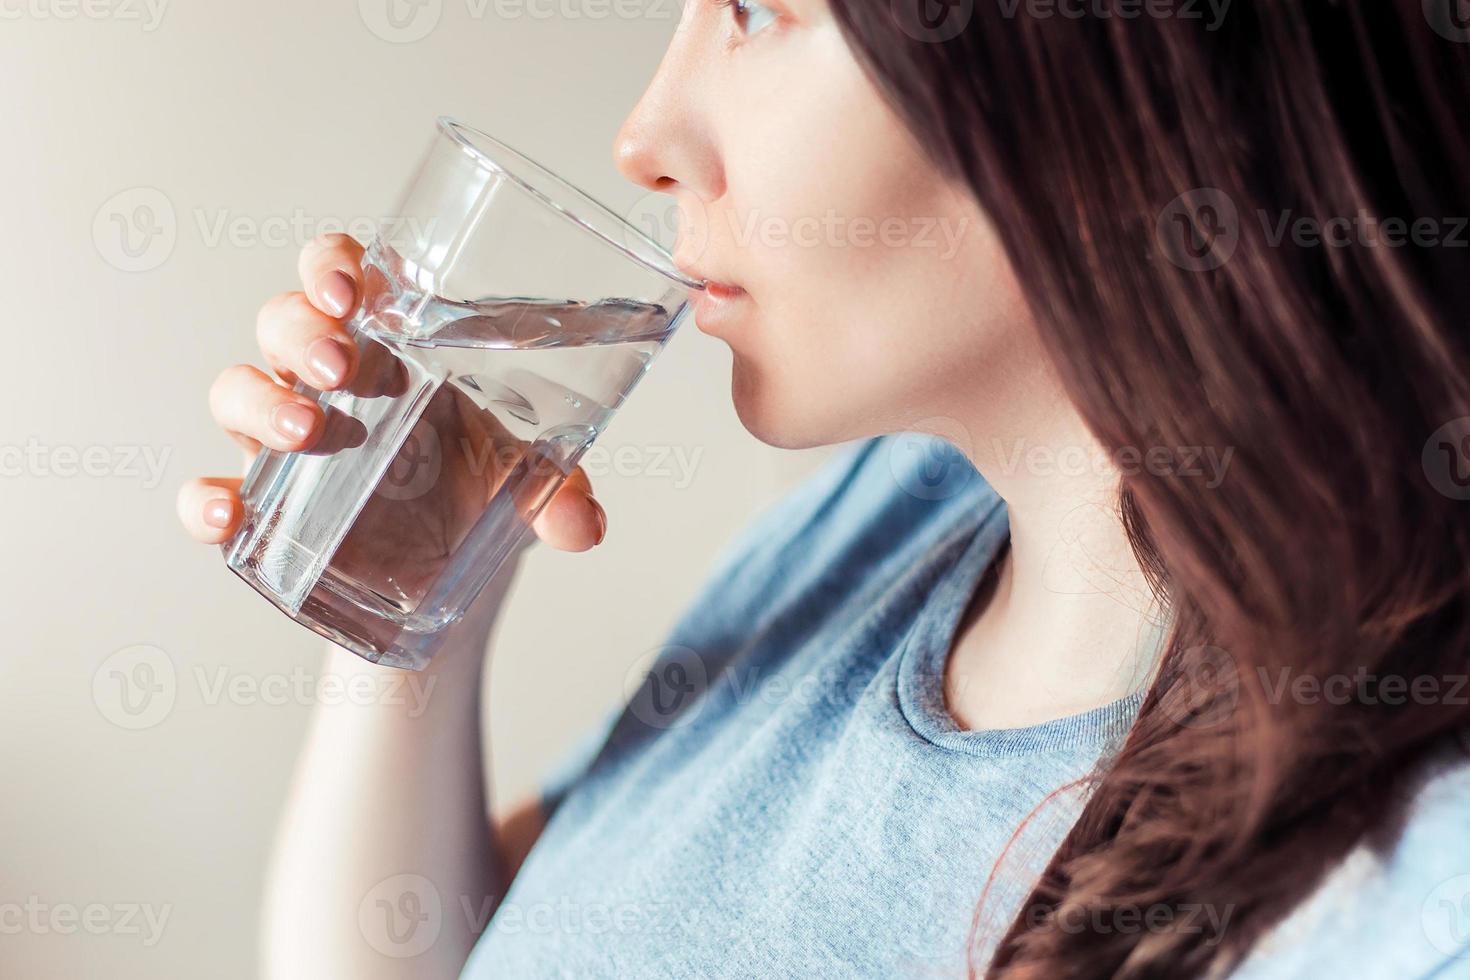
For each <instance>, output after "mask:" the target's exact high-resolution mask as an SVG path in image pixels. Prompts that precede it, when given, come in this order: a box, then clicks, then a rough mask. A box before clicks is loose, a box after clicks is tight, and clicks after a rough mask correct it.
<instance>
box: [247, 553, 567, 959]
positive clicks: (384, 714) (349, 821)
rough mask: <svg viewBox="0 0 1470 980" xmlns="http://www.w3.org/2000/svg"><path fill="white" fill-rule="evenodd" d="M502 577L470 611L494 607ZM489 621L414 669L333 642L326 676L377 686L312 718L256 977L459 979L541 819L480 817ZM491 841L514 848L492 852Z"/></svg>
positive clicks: (531, 812) (269, 891)
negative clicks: (507, 826)
mask: <svg viewBox="0 0 1470 980" xmlns="http://www.w3.org/2000/svg"><path fill="white" fill-rule="evenodd" d="M508 579H509V575H508V574H502V575H501V576H500V577H499V578H498V580H497V581H496V582H493V583H492V584H491V585H490V587H489V588H488V589H487V595H484V596H482V597H481V599H482V602H481V603H478V604H477V605H478V606H480V607H488V610H489V612H490V613H492V614H493V613H494V612H495V611H496V610H498V607H499V605H500V602H501V600H502V598H503V596H504V593H505V589H506V583H507V581H508ZM489 620H493V615H491V616H477V617H476V620H474V621H466V622H464V623H461V624H460V625H459V626H457V627H456V628H455V635H454V636H453V637H452V638H451V640H450V641H449V642H448V644H447V645H446V647H445V648H444V649H443V650H441V651H440V653H439V654H438V655H437V656H436V658H435V660H434V661H433V663H431V664H430V666H429V667H428V668H427V669H426V670H425V671H424V672H423V673H420V674H410V673H407V672H404V671H400V670H396V669H393V668H386V667H378V666H376V665H374V664H371V663H368V662H366V661H364V660H361V659H360V658H358V657H356V656H354V655H352V654H351V653H348V652H347V651H344V650H341V649H339V648H336V647H329V648H328V651H327V657H326V663H325V665H324V667H323V671H324V672H329V673H332V674H337V675H340V676H342V678H343V681H344V686H343V688H342V689H343V690H347V691H353V690H357V691H371V692H373V694H372V696H370V697H352V698H344V699H341V700H340V702H338V703H332V704H322V705H319V706H318V707H317V708H316V713H315V715H314V716H313V718H312V721H311V727H310V731H309V734H308V736H307V740H306V745H305V748H304V750H303V752H302V755H301V759H300V761H299V763H298V765H297V768H296V776H295V780H294V784H293V787H292V790H291V793H290V797H289V800H288V803H287V806H286V809H285V812H284V814H283V816H282V822H281V829H280V835H279V839H278V842H277V849H276V853H275V858H274V861H273V864H272V867H271V869H270V873H269V876H268V883H267V888H266V902H265V910H264V921H263V926H264V940H263V941H264V948H263V950H262V962H263V964H264V970H263V973H264V975H265V976H266V977H270V978H272V980H277V978H294V977H311V978H315V977H353V978H359V980H379V978H382V980H388V978H397V977H404V978H409V977H412V978H416V980H418V978H423V980H433V978H439V977H457V976H458V975H459V971H460V968H461V967H462V966H463V964H464V961H465V959H466V958H467V957H468V956H469V952H470V949H471V948H472V946H473V945H474V942H475V938H476V936H477V935H478V934H479V931H480V930H481V929H482V928H483V927H484V925H485V923H486V922H487V921H488V920H489V917H490V913H491V912H492V911H493V910H494V907H495V904H496V903H497V902H498V901H499V897H500V896H501V895H502V894H503V893H504V890H505V888H506V886H507V885H508V884H509V882H510V878H511V876H512V875H513V873H514V867H513V866H512V865H514V866H518V865H519V860H520V858H521V857H523V856H524V851H525V850H529V848H530V844H531V843H532V842H534V839H535V835H536V834H538V833H539V832H540V823H541V821H540V819H539V807H537V806H535V805H534V804H531V805H529V806H527V807H522V808H520V810H519V811H518V812H517V814H516V819H515V821H514V827H513V828H512V829H513V830H514V832H515V833H514V834H513V835H497V834H496V833H495V831H494V830H493V828H492V827H491V826H490V823H489V821H488V818H487V816H486V815H487V813H488V806H487V798H488V795H489V794H488V792H487V789H486V784H485V778H484V764H483V759H482V757H481V750H480V744H481V743H480V725H479V714H480V686H481V674H482V669H483V664H484V655H483V654H484V649H485V645H486V642H487V639H488V635H489V625H490V622H489ZM527 838H529V839H527ZM498 839H504V840H505V841H506V843H507V844H513V845H514V847H511V848H507V850H511V851H519V852H520V853H519V854H516V853H504V854H503V853H500V852H499V851H498V850H497V846H496V845H497V840H498ZM421 916H422V917H425V918H420V917H421Z"/></svg>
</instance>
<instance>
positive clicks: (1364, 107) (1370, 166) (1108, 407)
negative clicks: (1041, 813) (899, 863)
mask: <svg viewBox="0 0 1470 980" xmlns="http://www.w3.org/2000/svg"><path fill="white" fill-rule="evenodd" d="M1461 2H1462V0H1257V2H1251V0H1235V2H1234V3H1233V4H1231V5H1229V6H1228V7H1226V9H1225V11H1224V13H1223V16H1216V11H1218V8H1219V5H1218V4H1216V5H1213V6H1212V5H1209V4H1206V3H1203V2H1191V3H1184V2H1178V3H1173V4H1169V5H1165V6H1164V7H1162V8H1161V6H1160V5H1157V4H1139V3H1128V2H1126V0H1125V2H1113V0H1087V2H1086V4H1085V5H1084V4H1081V3H1076V2H1072V3H1058V4H1047V5H1043V4H1041V3H1034V2H1029V0H951V2H950V3H949V4H948V6H936V5H935V0H840V2H836V3H834V5H833V6H834V10H835V14H836V17H837V20H838V23H839V24H840V26H841V29H842V30H843V32H844V34H845V35H846V37H847V39H848V42H849V44H850V46H851V47H852V49H853V50H854V52H855V53H856V55H857V56H858V58H859V59H860V61H862V62H863V64H864V66H865V68H866V69H867V71H868V72H869V74H870V76H871V77H872V78H873V79H874V81H875V82H876V84H877V85H878V87H879V88H880V89H881V90H882V91H883V92H884V93H885V95H886V96H887V97H888V98H889V99H890V101H891V102H892V104H893V105H894V107H895V108H896V110H897V111H898V113H899V114H900V115H901V117H902V118H903V119H904V120H905V122H906V123H907V124H908V126H909V127H910V128H911V130H912V132H913V133H914V134H915V136H916V137H917V138H918V139H919V140H920V141H921V142H922V144H923V145H924V146H925V147H926V149H927V150H928V151H929V152H930V154H931V155H932V157H933V159H934V160H935V161H936V162H937V163H938V165H939V166H940V167H941V168H942V169H943V170H944V171H945V173H946V174H948V175H949V176H951V177H956V178H959V179H961V180H963V181H964V182H965V183H966V184H967V185H968V186H969V187H970V188H972V189H973V191H974V193H975V195H976V197H977V199H978V200H979V201H980V203H981V204H982V205H983V206H984V207H985V208H986V209H987V211H988V213H989V216H990V217H991V219H992V220H993V221H994V222H995V224H996V226H997V228H998V230H999V232H1000V234H1001V236H1002V239H1003V241H1004V244H1005V247H1006V250H1007V252H1008V254H1009V256H1010V259H1011V261H1012V262H1013V264H1014V266H1015V268H1016V270H1017V272H1018V274H1019V276H1020V277H1021V280H1022V282H1023V286H1024V288H1025V290H1026V294H1027V296H1028V299H1029V301H1030V304H1031V306H1032V309H1033V310H1034V312H1035V315H1036V318H1037V320H1038V322H1039V325H1040V329H1041V330H1042V331H1043V333H1044V334H1045V337H1046V342H1047V345H1048V349H1049V350H1050V352H1051V356H1052V357H1053V359H1054V360H1055V361H1056V363H1057V365H1058V369H1059V370H1060V372H1061V374H1062V377H1063V379H1064V381H1065V383H1066V384H1067V386H1068V389H1069V391H1070V393H1071V396H1072V398H1073V399H1074V401H1075V403H1076V405H1077V406H1078V408H1079V410H1080V411H1081V412H1082V414H1083V416H1084V417H1085V419H1086V420H1087V422H1088V424H1089V426H1090V427H1091V429H1092V430H1093V432H1094V433H1095V434H1096V435H1097V436H1098V438H1099V439H1101V440H1102V442H1103V443H1104V444H1105V445H1106V446H1109V447H1114V448H1122V447H1135V448H1144V449H1147V448H1150V447H1157V448H1162V449H1163V450H1165V451H1171V450H1173V449H1174V448H1175V447H1213V448H1214V449H1216V450H1217V451H1224V450H1227V449H1228V450H1231V451H1233V456H1232V457H1231V459H1230V465H1229V467H1228V469H1227V471H1226V475H1225V478H1224V480H1223V482H1220V483H1219V484H1218V485H1211V484H1210V481H1202V480H1199V479H1184V478H1180V476H1179V475H1178V472H1179V471H1177V470H1175V469H1171V468H1168V467H1165V468H1154V469H1143V468H1140V469H1139V470H1137V471H1136V472H1128V473H1125V475H1124V476H1123V477H1122V484H1121V487H1120V497H1119V507H1120V510H1121V513H1122V516H1123V518H1124V521H1125V524H1126V526H1127V528H1128V531H1129V534H1130V537H1131V539H1132V541H1133V545H1134V548H1135V550H1136V552H1137V555H1138V557H1139V559H1140V561H1141V563H1142V565H1143V567H1144V569H1145V570H1146V572H1147V573H1148V574H1149V576H1150V578H1151V579H1152V581H1153V583H1154V585H1155V588H1156V589H1157V590H1158V592H1159V593H1160V595H1161V597H1163V598H1164V599H1165V601H1166V602H1167V604H1168V606H1169V608H1170V610H1171V611H1172V616H1173V626H1172V630H1171V633H1170V636H1169V640H1168V642H1167V645H1166V648H1165V651H1164V654H1163V660H1162V664H1161V667H1160V669H1159V674H1158V676H1157V678H1156V680H1155V681H1154V683H1153V686H1152V688H1151V690H1150V692H1149V693H1148V695H1147V697H1146V700H1145V702H1144V704H1143V707H1142V709H1141V713H1140V715H1139V718H1138V721H1137V723H1136V725H1135V726H1134V729H1133V731H1132V732H1131V734H1130V736H1129V738H1128V740H1127V742H1126V744H1125V745H1124V746H1123V747H1122V748H1121V750H1120V751H1119V752H1118V753H1116V754H1115V756H1114V757H1113V758H1112V759H1111V761H1110V762H1109V763H1108V764H1106V766H1105V768H1103V769H1101V770H1100V771H1099V773H1098V774H1097V775H1096V776H1095V777H1094V782H1093V785H1092V787H1091V793H1090V796H1089V797H1088V802H1087V804H1086V806H1085V808H1084V810H1083V811H1082V814H1081V817H1080V819H1079V820H1078V822H1077V823H1076V824H1075V826H1074V827H1073V829H1072V830H1071V833H1070V835H1069V836H1068V837H1067V838H1066V839H1065V841H1064V842H1063V844H1062V846H1061V848H1060V850H1059V851H1058V852H1057V853H1056V855H1055V856H1054V857H1053V858H1052V860H1051V863H1050V865H1049V866H1048V867H1047V869H1046V871H1045V873H1044V874H1043V875H1042V876H1041V878H1040V880H1039V881H1038V882H1037V883H1036V885H1035V886H1034V890H1032V892H1031V894H1030V895H1029V897H1028V898H1027V900H1026V903H1025V905H1024V906H1023V908H1022V910H1021V912H1020V914H1019V915H1018V917H1017V918H1015V919H1014V921H1013V922H1012V924H1011V926H1010V928H1009V931H1008V932H1007V933H1006V934H1005V935H1004V937H1003V938H1002V939H1001V940H1000V942H999V945H998V948H997V952H996V953H995V955H994V957H993V959H992V960H990V962H988V963H985V964H978V965H977V964H973V963H972V972H973V970H974V969H977V968H978V969H984V970H986V971H987V975H988V976H991V977H1003V978H1017V977H1038V978H1046V980H1054V978H1065V977H1085V978H1094V977H1106V976H1124V977H1145V976H1147V977H1153V976H1167V977H1188V976H1200V975H1204V974H1205V973H1207V972H1219V971H1224V970H1227V969H1229V968H1230V967H1231V966H1232V965H1234V964H1235V963H1237V962H1238V961H1239V960H1240V958H1241V957H1242V956H1243V955H1244V954H1245V953H1247V952H1248V951H1249V950H1250V948H1251V946H1252V944H1253V943H1254V942H1255V941H1256V940H1257V939H1258V938H1259V937H1260V936H1261V935H1262V934H1263V933H1264V932H1265V931H1266V930H1267V929H1269V928H1270V927H1271V926H1272V925H1274V924H1275V923H1277V922H1279V921H1280V920H1281V918H1282V917H1283V916H1284V915H1285V914H1286V913H1287V912H1288V911H1290V909H1291V908H1292V907H1293V906H1295V905H1296V904H1298V903H1299V902H1300V901H1302V900H1303V899H1304V898H1305V897H1306V896H1307V895H1308V894H1310V892H1311V891H1312V890H1313V889H1314V888H1315V887H1316V886H1318V885H1319V884H1320V883H1321V882H1322V880H1323V877H1324V875H1325V874H1326V873H1327V872H1328V871H1330V870H1331V869H1332V868H1333V867H1334V865H1335V864H1336V863H1337V862H1339V861H1340V860H1341V859H1342V858H1343V857H1344V856H1345V855H1346V854H1347V853H1348V852H1349V851H1350V850H1351V849H1353V848H1355V847H1356V846H1358V845H1360V844H1368V845H1373V844H1375V843H1383V842H1386V841H1391V840H1392V838H1393V836H1394V833H1395V828H1394V821H1395V817H1396V814H1397V812H1398V808H1399V805H1400V803H1401V800H1402V798H1403V796H1404V795H1405V793H1406V792H1407V790H1408V784H1407V780H1409V779H1411V778H1412V774H1413V773H1414V771H1415V767H1416V763H1419V762H1420V761H1421V760H1424V759H1425V758H1427V756H1428V755H1429V754H1430V753H1432V752H1434V751H1436V748H1437V747H1438V746H1441V745H1443V744H1444V743H1445V742H1446V740H1447V737H1448V735H1449V733H1451V732H1452V731H1455V730H1463V729H1464V727H1465V726H1466V725H1470V708H1467V707H1466V701H1465V698H1464V694H1465V693H1466V692H1464V691H1459V696H1458V697H1457V696H1455V692H1456V689H1457V686H1458V685H1457V683H1456V679H1457V678H1458V679H1460V681H1461V682H1463V678H1464V676H1465V675H1466V674H1467V673H1470V595H1467V593H1470V503H1466V502H1465V501H1466V498H1470V419H1467V418H1466V417H1467V416H1470V358H1467V345H1470V334H1467V331H1466V329H1465V328H1466V325H1467V324H1466V319H1467V315H1470V248H1467V247H1466V246H1467V241H1470V230H1467V229H1466V217H1467V216H1470V142H1467V135H1466V134H1467V132H1470V125H1467V123H1470V17H1466V16H1465V14H1466V11H1465V10H1464V8H1463V7H1457V6H1456V4H1457V3H1461ZM1064 11H1065V12H1064ZM1150 11H1152V12H1153V13H1154V14H1155V15H1150ZM1161 11H1162V12H1163V13H1169V14H1171V15H1169V16H1158V15H1157V14H1159V13H1160V12H1161ZM1191 11H1193V12H1194V14H1195V15H1196V16H1191V15H1190V12H1191ZM1066 12H1070V14H1076V13H1078V12H1080V13H1081V16H1072V15H1069V13H1066ZM1130 14H1131V16H1130ZM1314 229H1315V231H1314ZM1300 677H1308V678H1310V679H1312V680H1313V681H1315V682H1317V683H1319V684H1320V683H1323V682H1324V680H1325V679H1328V678H1339V677H1345V678H1348V679H1350V684H1351V687H1350V688H1349V694H1350V696H1348V697H1346V698H1343V697H1340V696H1339V697H1332V696H1330V695H1321V694H1319V695H1318V696H1315V697H1312V696H1300V693H1299V692H1300V690H1301V689H1300V688H1289V689H1288V690H1292V691H1296V692H1298V693H1296V694H1292V693H1288V694H1287V695H1286V696H1283V695H1282V689H1281V688H1280V687H1279V686H1278V681H1279V680H1280V679H1286V678H1290V679H1292V681H1293V683H1295V680H1296V678H1300ZM1389 678H1397V679H1398V681H1397V682H1395V683H1394V686H1393V688H1392V690H1393V691H1394V692H1399V693H1398V694H1396V695H1393V694H1391V692H1389V691H1388V689H1387V688H1386V687H1383V684H1384V682H1386V681H1387V679H1389ZM1426 681H1427V682H1428V683H1426ZM1416 682H1417V683H1418V684H1419V687H1418V689H1417V693H1414V694H1405V693H1403V692H1400V687H1399V685H1413V684H1415V683H1416ZM1318 690H1319V691H1323V690H1330V688H1319V689H1318ZM1186 906H1209V907H1213V908H1216V909H1228V910H1229V911H1230V915H1229V927H1228V929H1227V930H1225V932H1224V934H1223V935H1210V934H1209V933H1208V930H1206V931H1204V932H1197V931H1194V930H1183V929H1173V930H1170V929H1156V930H1148V929H1134V930H1126V929H1107V930H1103V929H1090V928H1081V929H1078V928H1069V929H1059V928H1047V924H1048V923H1050V922H1055V921H1060V920H1061V919H1062V918H1063V917H1065V918H1066V920H1067V921H1072V922H1080V923H1089V922H1097V921H1105V919H1104V920H1100V919H1099V918H1098V916H1097V915H1096V914H1094V913H1096V912H1099V911H1101V912H1104V913H1106V912H1107V911H1108V910H1117V909H1122V908H1134V909H1150V908H1154V907H1165V908H1175V909H1178V908H1183V907H1186ZM1078 913H1083V914H1078Z"/></svg>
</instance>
